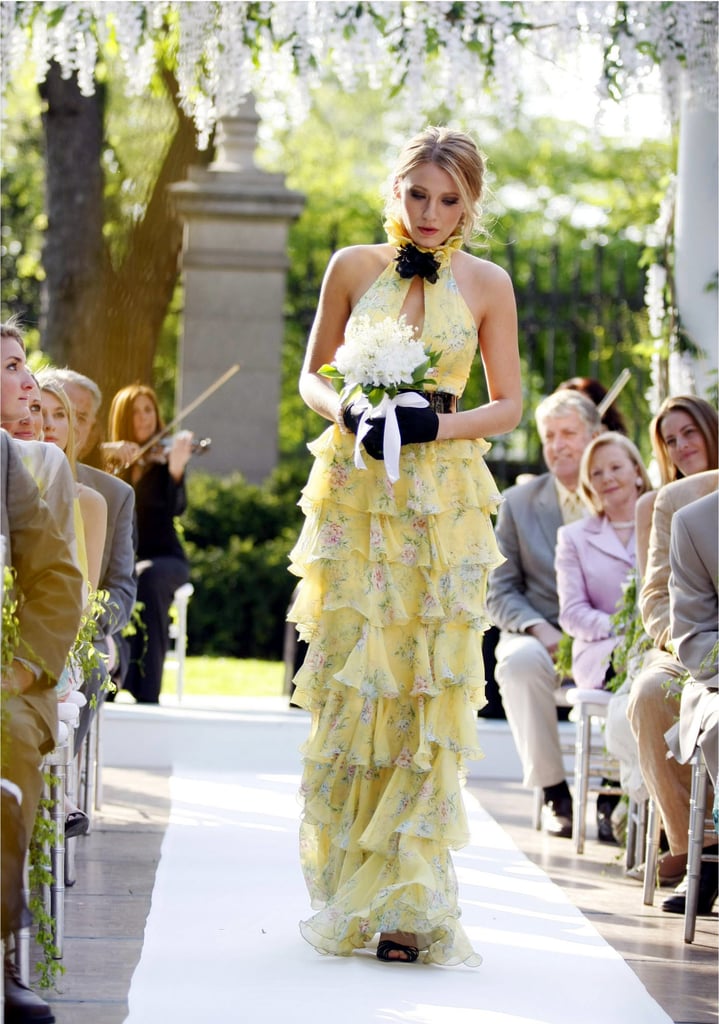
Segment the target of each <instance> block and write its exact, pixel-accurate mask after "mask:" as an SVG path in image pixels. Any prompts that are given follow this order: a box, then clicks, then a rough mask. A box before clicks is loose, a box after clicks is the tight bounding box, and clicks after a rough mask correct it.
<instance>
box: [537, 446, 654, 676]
mask: <svg viewBox="0 0 719 1024" xmlns="http://www.w3.org/2000/svg"><path fill="white" fill-rule="evenodd" d="M579 489H580V492H581V495H582V497H583V499H584V501H585V502H586V504H587V505H588V506H589V508H590V509H591V511H592V513H593V514H592V515H589V516H587V517H585V518H584V519H580V520H579V521H578V522H575V523H569V524H568V525H567V526H563V527H561V528H560V529H559V532H558V534H557V551H556V557H555V569H556V573H557V593H558V595H559V624H560V626H561V627H562V629H563V630H564V632H565V633H567V634H569V636H570V637H572V675H573V678H574V681H575V683H576V684H577V686H581V687H587V688H590V689H595V690H599V689H602V688H603V687H604V686H605V683H606V681H607V678H608V677H609V678H611V671H612V670H611V654H612V651H613V650H614V647H615V646H616V644H617V642H618V640H619V637H618V636H615V635H614V634H613V631H612V624H611V622H610V618H611V616H612V615H613V614H614V612H615V611H616V610H617V605H618V604H619V603H620V600H621V598H622V585H623V584H624V583H625V581H626V580H627V578H628V576H629V575H630V573H631V572H632V570H633V569H634V567H635V565H636V544H635V537H634V506H635V505H636V501H637V498H638V497H639V495H640V494H644V492H645V491H648V490H650V489H651V483H650V480H649V477H648V476H647V471H646V469H645V467H644V464H643V462H642V458H641V455H640V454H639V452H638V450H637V448H636V446H635V445H634V444H633V443H632V442H631V441H630V440H629V438H627V437H626V436H625V435H623V434H619V433H616V432H614V431H608V432H606V433H604V434H600V435H599V436H598V437H595V438H594V440H593V441H592V442H591V443H590V444H589V445H588V446H587V448H586V449H585V451H584V454H583V456H582V462H581V465H580V468H579ZM608 673H609V676H608Z"/></svg>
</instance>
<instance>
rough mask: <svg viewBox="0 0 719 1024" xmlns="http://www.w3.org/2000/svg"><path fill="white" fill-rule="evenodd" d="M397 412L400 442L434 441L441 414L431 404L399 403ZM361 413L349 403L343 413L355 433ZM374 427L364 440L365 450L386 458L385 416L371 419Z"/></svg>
mask: <svg viewBox="0 0 719 1024" xmlns="http://www.w3.org/2000/svg"><path fill="white" fill-rule="evenodd" d="M395 412H396V413H397V426H398V427H399V442H400V444H420V443H422V442H423V441H434V440H436V437H437V431H438V430H439V416H438V415H437V413H436V412H435V411H434V409H430V408H429V406H427V407H425V408H422V409H413V408H411V407H410V406H406V405H398V406H396V408H395ZM360 416H361V413H360V414H358V413H354V412H352V405H348V406H347V408H346V409H345V411H344V413H343V418H344V421H345V424H346V426H347V428H348V429H349V430H351V431H352V433H353V434H356V433H357V425H358V424H359V421H360ZM369 422H370V423H371V424H372V427H371V429H370V431H369V433H367V434H366V436H365V437H364V438H363V440H362V444H363V445H364V448H365V451H366V452H367V454H368V455H371V456H372V458H373V459H377V460H380V459H383V458H384V424H385V419H384V416H381V417H380V418H379V419H376V420H374V419H373V420H370V421H369Z"/></svg>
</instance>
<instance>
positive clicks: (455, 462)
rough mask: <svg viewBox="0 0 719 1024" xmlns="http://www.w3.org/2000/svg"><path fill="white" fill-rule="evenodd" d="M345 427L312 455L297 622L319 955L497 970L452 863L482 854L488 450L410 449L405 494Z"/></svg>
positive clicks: (443, 445)
mask: <svg viewBox="0 0 719 1024" xmlns="http://www.w3.org/2000/svg"><path fill="white" fill-rule="evenodd" d="M353 446H354V438H353V437H352V436H347V435H342V434H340V432H339V430H338V429H337V428H336V427H330V428H329V429H328V430H326V431H325V432H324V434H322V436H321V437H320V438H319V439H318V440H317V441H316V442H314V444H313V445H311V446H310V447H311V451H312V453H313V455H314V456H315V463H314V466H313V469H312V472H311V474H310V478H309V480H308V483H307V485H306V487H305V488H304V490H303V494H302V499H301V502H300V504H301V506H302V509H303V511H304V513H305V517H306V518H305V524H304V527H303V530H302V533H301V535H300V537H299V539H298V542H297V544H296V546H295V548H294V550H293V552H292V555H291V559H292V564H291V569H292V571H293V572H294V573H296V574H297V575H298V576H301V577H302V583H301V585H300V588H299V592H298V596H297V598H296V601H295V603H294V605H293V607H292V609H291V612H290V615H289V617H290V619H291V620H292V621H294V622H296V623H297V627H298V631H299V634H300V637H301V638H302V639H303V640H306V641H307V642H308V643H309V649H308V653H307V656H306V658H305V662H304V664H303V666H302V668H301V669H300V671H299V672H298V674H297V677H296V680H295V682H296V685H297V688H296V690H295V694H294V697H293V700H294V702H295V703H297V704H299V705H301V706H302V707H305V708H307V709H308V710H310V711H311V712H312V729H311V734H310V737H309V739H308V741H307V743H306V744H305V747H304V749H303V755H304V774H303V780H302V790H301V796H302V799H303V802H304V811H303V816H302V823H301V831H300V851H301V860H302V868H303V871H304V875H305V879H306V882H307V886H308V889H309V892H310V896H311V899H312V906H313V908H314V909H315V910H317V913H316V914H315V915H314V916H313V917H312V918H311V919H310V920H308V921H306V922H303V923H302V925H301V929H302V933H303V935H304V936H305V938H306V939H307V940H308V941H309V942H311V943H312V945H313V946H315V948H316V949H318V950H319V951H320V952H323V953H332V954H336V955H349V954H350V953H352V951H353V950H355V949H361V948H362V947H364V946H366V945H368V944H369V943H370V942H371V941H372V939H373V937H374V936H375V935H376V934H377V933H378V932H390V931H405V932H412V933H415V934H417V936H418V939H419V946H420V948H421V949H423V950H424V951H425V952H424V959H425V960H427V961H429V962H434V963H440V964H458V963H467V964H470V965H472V966H476V965H478V964H479V963H480V962H481V958H480V957H479V956H478V955H477V954H476V953H475V952H474V950H473V949H472V947H471V945H470V943H469V940H468V939H467V936H466V935H465V933H464V930H463V929H462V927H461V925H460V923H459V915H460V911H459V907H458V903H457V883H456V878H455V873H454V868H453V865H452V860H451V855H450V851H451V850H453V849H459V848H460V847H462V846H464V845H466V843H467V842H468V840H469V832H468V826H467V821H466V816H465V811H464V804H463V800H462V793H461V783H462V780H463V778H464V775H465V769H464V761H465V758H479V757H481V756H482V755H481V752H480V750H479V748H478V746H477V718H476V715H477V710H478V709H479V708H480V707H482V706H483V704H484V703H485V700H484V670H483V662H482V634H483V632H484V630H485V629H486V628H487V625H488V623H487V618H486V608H485V601H486V590H487V576H488V573H489V571H490V570H491V569H492V568H493V567H494V566H496V565H498V564H499V563H500V562H501V561H502V556H501V555H500V553H499V549H498V547H497V544H496V541H495V538H494V532H493V529H492V524H491V520H490V514H491V513H492V512H493V511H494V510H495V509H496V507H497V504H498V502H499V500H500V499H499V495H498V494H497V491H496V487H495V484H494V481H493V480H492V477H491V474H490V473H489V471H488V469H487V467H486V465H485V463H484V460H483V455H484V454H485V453H486V452H487V451H488V449H489V445H488V444H487V443H486V442H485V441H444V442H435V443H433V444H428V445H408V446H407V447H405V448H403V449H402V455H401V460H400V470H401V476H400V479H399V480H398V481H397V483H395V484H391V483H390V482H389V481H388V479H387V477H386V475H385V467H384V463H382V462H375V461H374V460H372V459H370V458H366V460H365V461H366V462H367V463H368V468H367V470H357V469H356V468H355V467H354V463H353Z"/></svg>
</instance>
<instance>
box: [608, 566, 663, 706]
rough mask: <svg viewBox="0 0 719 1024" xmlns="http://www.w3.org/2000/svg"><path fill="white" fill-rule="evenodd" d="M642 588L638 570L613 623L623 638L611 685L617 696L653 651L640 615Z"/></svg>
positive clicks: (616, 652)
mask: <svg viewBox="0 0 719 1024" xmlns="http://www.w3.org/2000/svg"><path fill="white" fill-rule="evenodd" d="M638 587H639V576H638V573H637V571H636V570H635V571H634V572H632V573H631V575H630V576H629V578H628V580H627V582H626V583H625V584H624V587H623V591H622V598H621V600H620V602H619V604H618V605H617V610H616V612H615V613H614V615H612V616H611V619H610V622H611V623H612V630H613V631H614V633H615V635H616V636H618V637H620V640H619V643H618V644H617V646H616V647H615V648H614V650H613V651H612V667H613V668H614V676H613V678H612V679H610V680H609V682H608V683H607V689H608V690H611V691H612V692H614V693H616V692H617V691H618V690H621V688H622V687H623V686H624V684H625V683H626V682H627V681H628V680H631V679H632V677H633V676H634V674H635V673H636V672H637V670H638V669H639V667H640V666H641V662H642V659H643V657H644V655H645V654H646V652H647V651H648V650H650V649H651V647H652V639H651V637H650V636H649V635H648V634H647V632H646V630H645V629H644V623H643V622H642V616H641V613H640V611H639V603H638V601H639V592H638Z"/></svg>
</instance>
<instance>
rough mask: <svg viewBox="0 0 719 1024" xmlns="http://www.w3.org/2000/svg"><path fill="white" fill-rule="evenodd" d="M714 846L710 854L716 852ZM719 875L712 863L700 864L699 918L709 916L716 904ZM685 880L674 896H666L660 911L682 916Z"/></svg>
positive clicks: (684, 904) (685, 901) (684, 906)
mask: <svg viewBox="0 0 719 1024" xmlns="http://www.w3.org/2000/svg"><path fill="white" fill-rule="evenodd" d="M716 849H717V848H716V846H715V847H714V848H713V850H712V852H713V853H715V852H716ZM718 879H719V875H718V874H717V865H716V864H715V863H712V862H708V863H706V864H702V866H701V868H700V871H699V898H698V899H697V915H698V916H699V917H706V916H707V915H708V914H711V912H712V908H713V907H714V904H715V902H716V898H717V892H718V890H719V882H718ZM686 893H687V880H686V878H685V879H684V881H683V882H682V883H681V884H680V885H678V886H677V888H676V890H675V892H674V895H673V896H668V897H667V899H665V900H664V902H663V903H662V910H663V911H664V912H665V913H666V914H683V913H684V912H685V910H686V904H687V896H686Z"/></svg>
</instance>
